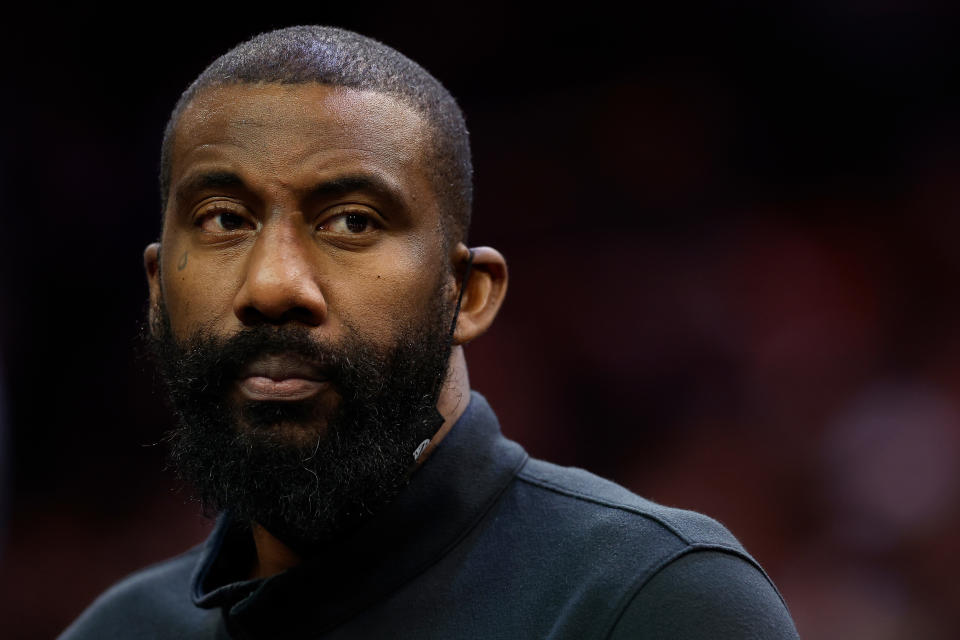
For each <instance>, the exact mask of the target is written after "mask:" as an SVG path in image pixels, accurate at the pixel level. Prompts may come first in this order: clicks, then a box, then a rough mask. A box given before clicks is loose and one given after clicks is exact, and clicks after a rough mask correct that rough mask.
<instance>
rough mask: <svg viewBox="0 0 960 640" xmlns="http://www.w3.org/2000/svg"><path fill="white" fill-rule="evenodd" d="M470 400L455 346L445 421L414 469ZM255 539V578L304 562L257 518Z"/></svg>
mask: <svg viewBox="0 0 960 640" xmlns="http://www.w3.org/2000/svg"><path fill="white" fill-rule="evenodd" d="M469 402H470V378H469V376H468V375H467V361H466V359H465V358H464V355H463V347H461V346H455V347H454V348H453V351H452V352H451V353H450V366H449V368H448V370H447V379H446V380H445V381H444V383H443V386H442V388H441V390H440V396H439V398H437V411H439V412H440V415H441V416H443V424H442V425H441V426H440V429H438V430H437V432H436V433H435V434H434V436H433V438H431V439H430V444H429V445H427V447H426V448H424V450H423V452H421V454H420V457H419V458H417V461H416V463H415V466H414V469H416V468H418V467H419V466H420V465H422V464H423V463H424V462H425V461H426V460H427V458H429V457H430V455H431V454H432V453H433V452H434V450H436V448H437V445H438V444H440V441H441V440H443V439H444V438H445V437H446V435H447V434H448V433H450V429H452V428H453V425H454V424H455V423H456V422H457V420H459V419H460V416H461V415H463V412H464V411H465V410H466V408H467V404H468V403H469ZM252 532H253V542H254V545H255V546H256V549H257V557H256V559H255V560H254V566H253V567H251V569H250V577H251V578H267V577H269V576H272V575H276V574H278V573H282V572H283V571H286V570H287V569H290V568H292V567H295V566H296V565H298V564H300V562H302V560H303V559H302V558H301V557H300V555H299V554H297V553H296V552H295V551H294V550H293V549H291V548H290V547H289V546H287V545H285V544H284V543H283V542H281V541H280V540H279V539H278V538H277V537H276V536H274V535H273V534H272V533H270V532H269V531H267V530H266V529H265V528H264V527H262V526H261V525H260V524H258V523H256V522H254V523H253V527H252Z"/></svg>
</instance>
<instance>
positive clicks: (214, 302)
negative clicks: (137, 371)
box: [148, 84, 455, 538]
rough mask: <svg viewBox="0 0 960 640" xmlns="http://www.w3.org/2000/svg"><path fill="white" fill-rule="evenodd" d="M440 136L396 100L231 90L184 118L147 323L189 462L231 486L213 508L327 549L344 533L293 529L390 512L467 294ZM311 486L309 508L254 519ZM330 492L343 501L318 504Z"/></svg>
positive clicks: (308, 88) (180, 448)
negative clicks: (445, 225)
mask: <svg viewBox="0 0 960 640" xmlns="http://www.w3.org/2000/svg"><path fill="white" fill-rule="evenodd" d="M427 139H428V136H427V130H426V126H425V124H424V122H423V121H422V120H421V118H420V117H419V116H418V115H417V114H416V113H415V112H414V111H413V110H411V109H409V108H407V107H406V106H404V105H403V104H401V103H400V102H398V101H396V100H395V99H393V98H391V97H389V96H385V95H383V94H377V93H371V92H359V91H354V90H350V89H343V88H333V87H328V86H322V85H274V84H265V85H234V86H229V87H223V88H218V89H213V90H208V91H205V92H203V93H201V94H200V95H199V96H198V97H197V98H196V99H195V100H194V101H193V102H192V103H191V105H190V106H189V107H188V108H187V109H186V110H185V111H184V113H183V115H182V117H181V119H180V121H179V123H178V125H177V130H176V136H175V139H174V144H173V148H172V155H171V158H172V165H171V187H170V193H169V194H168V198H169V200H168V207H167V211H166V216H165V224H164V229H163V236H162V242H161V249H160V256H159V263H158V264H154V265H151V262H150V260H149V259H148V276H149V279H150V288H151V301H152V306H151V318H152V322H151V324H152V327H153V332H154V338H155V339H156V342H157V346H158V352H159V353H160V356H161V365H162V368H163V369H164V373H165V377H166V378H167V379H168V384H169V385H170V387H171V391H172V393H173V398H174V405H175V409H176V410H177V413H178V416H179V417H180V419H181V423H182V424H181V428H180V430H179V431H178V432H176V433H175V437H174V441H175V447H174V449H175V452H174V454H175V458H176V457H177V456H180V457H181V458H183V457H184V456H186V459H181V460H179V461H178V464H180V466H181V472H183V473H184V475H186V476H187V477H188V479H191V480H194V481H197V480H199V479H202V478H204V477H208V478H209V477H210V476H216V475H218V474H219V475H220V476H221V477H220V478H219V479H215V480H214V484H215V486H210V487H200V488H199V492H200V494H201V496H202V497H204V498H205V499H207V500H208V501H209V502H211V503H213V505H214V506H216V507H218V508H224V507H229V508H235V509H239V510H240V511H241V512H242V513H243V515H244V516H247V517H250V518H255V519H256V518H260V519H261V520H264V519H265V520H267V521H268V522H261V523H262V524H267V525H268V528H269V527H270V526H271V525H273V526H275V527H277V528H279V529H285V528H288V529H290V531H289V532H288V533H289V535H290V536H291V537H294V538H311V537H314V538H315V537H318V536H321V535H322V534H323V533H324V532H327V531H328V530H330V529H331V528H332V529H336V528H337V527H336V525H330V524H329V523H327V524H322V525H318V526H317V527H313V528H311V526H312V525H311V522H299V523H290V522H285V520H286V521H288V520H290V519H297V518H300V517H301V514H300V512H303V511H304V510H306V511H308V512H309V513H308V514H307V515H308V518H307V520H311V519H312V520H316V519H317V518H324V517H336V514H333V515H331V514H330V512H331V511H337V510H340V511H344V510H345V511H353V512H356V511H358V510H360V511H362V510H364V509H367V510H369V509H370V508H372V505H374V504H375V503H376V502H378V501H382V500H384V499H388V498H389V496H388V495H385V492H386V493H389V492H392V491H395V490H396V487H397V485H398V483H399V481H400V479H401V478H399V477H398V476H402V475H403V473H404V471H405V469H406V468H407V467H409V465H410V463H411V462H412V452H413V448H415V446H416V444H417V443H418V442H419V441H420V440H421V439H423V438H424V437H427V438H429V437H430V436H431V435H432V430H435V429H436V428H437V426H438V423H437V422H436V416H437V414H436V411H435V409H434V407H435V403H436V392H437V383H438V382H439V381H441V380H442V378H443V375H444V372H445V371H446V363H447V362H446V361H447V359H448V358H449V348H450V347H449V340H448V337H447V335H446V328H447V327H448V326H449V322H450V318H451V313H452V312H451V307H452V303H453V297H454V295H455V292H454V286H453V283H454V281H453V276H452V274H451V273H450V270H449V268H448V266H447V264H448V260H447V256H446V255H445V252H444V243H443V237H442V233H441V225H440V218H439V216H440V212H439V208H438V205H437V198H436V196H435V194H434V192H433V189H432V185H431V183H430V181H429V179H428V177H427V176H428V173H427V171H426V170H425V168H424V166H423V162H424V158H425V156H426V154H425V149H424V145H425V144H426V140H427ZM213 447H216V448H219V449H220V450H218V451H210V450H209V449H210V448H213ZM205 449H206V450H205ZM385 452H386V455H387V458H389V459H386V458H385V457H384V455H385ZM371 456H372V457H371ZM237 458H242V460H239V461H238V460H237ZM308 458H309V460H311V461H314V464H308V460H307V459H308ZM338 465H339V466H338ZM183 467H186V469H184V468H183ZM281 467H282V468H281ZM344 474H346V475H344ZM382 474H386V475H387V476H389V477H386V478H384V477H381V476H382ZM251 476H253V477H251ZM346 476H349V477H346ZM360 476H363V477H362V478H361V477H360ZM270 477H276V478H278V480H277V483H278V484H277V485H276V486H273V487H271V488H270V489H268V490H266V491H264V494H265V495H263V496H260V497H259V498H258V497H257V496H253V497H251V498H249V500H253V502H252V503H249V504H247V503H244V500H248V498H247V497H246V496H245V494H248V493H251V492H254V493H256V491H257V490H256V489H255V488H256V487H261V486H264V485H265V484H267V485H269V481H268V480H267V478H270ZM325 479H326V480H329V482H324V480H325ZM308 480H309V481H310V482H308ZM313 481H316V482H317V483H318V484H317V485H316V487H313V485H312V482H313ZM238 484H239V485H242V486H237V485H238ZM225 485H231V486H230V487H227V486H225ZM290 485H295V486H290ZM368 485H377V487H376V488H373V489H371V488H370V486H368ZM387 485H389V487H387ZM304 486H307V487H310V488H311V489H310V490H309V491H305V493H304V495H303V501H305V502H306V504H300V505H288V507H289V508H287V509H286V510H285V511H283V512H282V513H281V512H275V511H274V512H269V513H258V510H259V511H263V510H264V509H265V508H266V507H265V505H269V503H270V502H271V501H273V502H275V501H276V500H277V495H274V494H279V495H280V496H287V495H289V492H290V491H293V490H295V489H302V488H303V487H304ZM334 490H338V491H342V492H343V491H345V492H347V493H348V494H350V495H349V496H347V497H343V496H341V497H342V498H343V500H345V501H346V502H344V503H343V504H340V503H338V504H333V505H321V506H319V507H317V505H316V504H315V503H316V502H317V500H318V496H319V495H323V494H326V493H331V492H332V491H334ZM365 492H366V493H365ZM373 494H376V495H373ZM238 502H240V503H243V504H240V505H238V504H236V503H238ZM321 512H323V513H321ZM324 513H326V514H327V515H323V514H324ZM341 515H342V514H341ZM348 515H349V514H348ZM354 515H355V514H354ZM271 520H272V522H271ZM275 533H278V532H277V531H275Z"/></svg>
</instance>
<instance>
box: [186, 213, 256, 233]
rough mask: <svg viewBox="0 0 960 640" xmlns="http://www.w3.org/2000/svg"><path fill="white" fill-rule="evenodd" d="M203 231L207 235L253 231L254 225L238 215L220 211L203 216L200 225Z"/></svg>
mask: <svg viewBox="0 0 960 640" xmlns="http://www.w3.org/2000/svg"><path fill="white" fill-rule="evenodd" d="M197 226H199V227H200V229H201V230H203V231H206V232H207V233H225V232H228V231H240V230H241V229H253V225H252V223H251V222H250V221H249V220H247V219H246V218H244V217H243V216H241V215H239V214H237V213H231V212H229V211H220V212H218V213H210V214H208V215H205V216H203V217H202V218H201V219H200V220H199V222H198V225H197Z"/></svg>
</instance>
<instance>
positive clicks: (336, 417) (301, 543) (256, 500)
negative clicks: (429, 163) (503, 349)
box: [147, 288, 453, 554]
mask: <svg viewBox="0 0 960 640" xmlns="http://www.w3.org/2000/svg"><path fill="white" fill-rule="evenodd" d="M442 294H443V289H442V288H438V291H437V292H436V294H435V295H434V297H433V299H434V302H433V304H432V305H430V306H431V308H430V309H429V310H428V312H427V313H425V314H424V316H423V318H422V319H421V320H420V322H419V323H417V324H416V325H410V326H406V327H403V328H402V330H401V331H400V333H399V335H398V337H397V339H396V341H395V342H394V344H393V345H392V346H391V347H390V348H389V349H388V350H386V351H385V352H384V351H383V350H382V349H381V350H378V349H377V348H375V347H374V346H373V345H372V344H371V343H369V342H366V341H364V340H362V339H361V337H360V334H359V332H357V331H356V330H351V331H350V332H349V335H348V337H347V338H345V339H344V340H343V341H342V342H341V343H339V344H337V345H320V344H317V343H316V342H315V341H314V339H313V338H312V337H311V335H310V331H309V330H308V329H307V328H306V327H303V326H301V325H296V326H294V325H283V326H271V325H259V326H255V327H251V328H246V329H243V330H242V331H240V332H239V333H237V334H235V335H233V336H231V337H229V338H227V339H224V338H219V337H215V336H212V335H210V334H209V333H207V332H203V331H201V332H198V333H196V334H195V335H193V336H191V337H190V338H189V339H188V340H186V341H184V342H179V341H177V340H176V339H174V337H173V334H172V331H171V328H170V320H169V316H168V314H167V311H166V309H165V307H164V305H163V302H162V301H161V303H160V308H159V314H158V317H157V322H156V323H155V324H154V326H153V329H152V330H151V331H150V332H148V337H147V339H148V342H149V344H150V347H151V350H152V351H153V353H154V355H155V357H156V360H157V362H158V365H159V370H160V374H161V377H162V379H163V382H164V383H165V385H166V387H167V389H168V391H169V394H170V401H171V405H172V408H173V411H174V414H175V417H176V419H177V422H178V426H177V427H176V428H175V429H174V430H173V431H171V432H170V433H169V434H168V438H167V439H168V440H169V443H170V456H169V459H170V465H171V467H172V468H173V469H174V470H175V472H176V473H177V475H178V477H179V478H180V479H182V480H183V481H184V482H186V483H187V484H189V485H191V486H192V487H193V488H194V490H195V496H196V497H197V498H198V499H199V500H200V501H201V503H202V504H203V505H204V509H205V510H206V511H208V512H209V511H211V510H213V511H222V510H227V511H230V512H231V513H232V514H233V516H234V518H235V519H236V520H237V521H246V522H257V523H259V524H261V525H262V526H264V527H265V528H266V529H267V530H268V531H270V533H272V534H273V535H275V536H276V537H278V538H279V539H280V540H282V541H283V542H284V543H286V544H287V545H288V546H290V547H292V548H293V549H295V550H296V551H298V552H300V553H301V554H309V551H310V547H311V546H312V545H315V544H317V543H322V542H326V541H329V540H330V539H331V538H333V537H336V536H338V535H342V534H344V533H345V532H348V531H349V530H351V529H353V528H355V527H356V526H357V525H358V524H359V523H360V522H362V521H363V520H364V519H365V518H366V517H368V516H370V515H372V514H374V513H375V512H376V511H377V510H378V509H380V508H381V507H382V506H383V505H384V504H386V503H387V502H389V501H390V500H392V499H393V498H394V497H395V496H396V495H397V493H399V491H400V490H401V489H402V488H403V486H404V485H405V484H406V481H407V478H408V476H409V474H410V472H411V470H412V468H413V465H414V457H413V452H414V450H415V449H416V448H417V446H418V445H419V444H420V443H422V442H423V441H424V440H427V439H429V438H431V437H433V435H434V434H435V433H436V432H437V430H438V429H439V428H440V425H441V424H442V422H443V418H442V417H441V416H440V414H439V413H438V412H437V409H436V406H437V397H438V395H439V391H440V387H441V385H442V384H443V381H444V380H445V378H446V373H447V366H448V362H449V358H450V351H451V340H450V335H449V326H450V321H451V319H452V314H453V311H452V309H451V308H450V307H449V305H447V304H446V303H445V301H446V297H445V296H444V295H442ZM284 353H297V354H298V355H299V356H300V357H306V358H308V359H310V360H311V361H312V362H314V363H316V364H317V365H318V366H320V367H322V369H323V371H324V373H325V375H326V376H328V379H329V380H330V382H331V385H332V389H334V390H336V392H337V393H336V395H338V396H339V401H338V402H333V403H332V404H333V405H335V406H331V403H330V402H329V400H330V397H331V396H333V395H334V394H333V393H332V392H330V391H328V392H326V393H322V394H321V396H323V397H325V398H326V399H327V400H328V402H327V403H326V404H322V403H320V402H319V401H318V400H317V399H316V398H311V399H308V400H306V401H302V402H296V403H279V402H252V401H239V400H237V399H236V398H237V394H236V391H235V390H236V381H237V375H238V372H239V371H240V370H241V368H242V367H243V366H244V364H245V363H247V362H249V361H250V359H251V358H256V357H260V356H264V355H269V354H284Z"/></svg>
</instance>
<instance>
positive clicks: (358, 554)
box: [191, 392, 527, 637]
mask: <svg viewBox="0 0 960 640" xmlns="http://www.w3.org/2000/svg"><path fill="white" fill-rule="evenodd" d="M526 458H527V454H526V453H525V452H524V451H523V449H522V448H521V447H520V446H519V445H517V444H516V443H514V442H511V441H509V440H507V439H506V438H504V437H503V436H502V435H501V434H500V425H499V424H498V422H497V418H496V416H495V415H494V414H493V411H492V410H491V409H490V405H489V404H487V401H486V400H485V399H484V398H483V396H481V395H480V394H478V393H476V392H473V393H472V394H471V399H470V404H469V405H468V406H467V409H466V411H464V413H463V415H462V416H461V417H460V419H459V420H458V421H457V423H456V424H455V425H454V427H453V429H451V431H450V433H448V434H447V436H446V437H445V438H444V439H443V440H442V441H441V443H440V445H439V446H438V447H437V449H436V451H434V452H433V454H432V455H431V456H430V458H429V459H428V460H427V462H426V463H424V465H423V467H421V468H420V469H419V470H417V472H416V473H415V474H414V475H413V476H412V478H411V480H410V484H409V485H408V486H407V487H406V488H404V490H403V491H402V492H401V493H400V495H399V496H397V498H396V499H395V500H394V501H393V502H392V503H390V504H389V505H387V506H386V507H385V508H384V509H383V511H381V512H380V513H379V514H377V515H376V516H375V517H373V518H372V519H371V520H370V521H368V522H367V523H366V524H365V525H364V526H362V527H361V528H360V529H359V530H357V531H356V532H355V533H353V534H352V535H351V536H350V537H349V539H346V540H342V541H340V542H337V543H335V544H334V545H333V546H331V548H330V550H329V553H326V554H323V555H320V556H317V557H312V558H311V559H310V560H309V561H308V562H305V563H304V564H302V565H299V566H297V567H295V568H293V569H291V570H289V571H286V572H284V573H281V574H279V575H276V576H272V577H270V578H267V579H266V580H242V579H240V576H237V575H236V574H235V570H234V572H231V569H232V568H236V567H244V568H245V567H248V566H250V561H251V558H252V556H251V554H252V553H253V543H252V539H251V536H250V533H249V530H248V529H246V528H245V527H242V526H239V525H238V524H235V523H233V522H231V519H230V517H229V516H222V517H221V518H220V519H219V521H218V522H217V526H216V528H215V529H214V531H213V533H212V534H211V535H210V538H209V539H208V540H207V543H206V546H205V548H204V551H203V554H202V555H201V557H200V562H199V563H198V565H197V569H196V571H195V572H194V576H193V580H192V584H191V589H192V596H193V602H194V604H196V605H197V606H198V607H203V608H214V607H221V608H222V609H223V612H224V615H225V617H226V618H227V621H228V624H229V625H230V626H231V627H240V628H242V629H243V630H244V631H245V632H246V633H247V634H249V635H251V636H253V637H259V636H261V635H262V636H265V637H269V636H270V635H271V634H272V635H273V637H276V633H277V630H278V624H280V625H282V627H283V629H284V630H285V631H289V632H295V631H298V630H301V631H305V630H307V629H309V630H310V631H311V632H313V633H320V632H322V631H324V630H325V629H329V628H332V627H334V626H336V625H338V624H340V623H341V622H343V621H345V620H346V619H348V618H350V617H352V616H353V615H355V614H356V613H357V612H359V611H361V610H363V609H364V608H365V607H367V606H369V605H370V604H371V603H372V602H374V601H376V600H379V599H380V598H382V597H384V596H385V595H387V594H389V593H390V592H392V591H394V590H396V589H397V588H399V587H400V586H401V585H402V584H404V583H406V582H408V581H409V580H411V579H413V578H414V577H415V576H417V575H418V574H419V573H421V572H423V571H424V570H426V569H427V568H428V567H429V566H430V565H432V564H433V563H435V562H436V561H437V560H439V559H440V558H441V557H442V556H443V555H444V554H445V553H446V552H447V551H449V550H450V549H452V548H453V547H454V545H456V544H457V542H458V541H459V540H460V539H461V538H463V537H464V536H465V535H466V534H467V533H468V532H469V531H470V530H471V529H472V528H473V527H474V526H475V525H476V523H477V522H478V521H479V520H480V518H481V517H483V515H484V513H486V511H487V510H488V509H489V508H490V507H491V506H492V505H493V504H494V503H495V502H496V500H497V498H498V496H499V495H500V493H501V492H502V491H503V490H504V489H505V488H506V487H507V485H508V484H509V483H510V481H511V480H512V479H513V477H514V475H515V474H516V472H517V470H518V469H519V468H520V466H521V465H522V464H523V463H524V462H525V461H526Z"/></svg>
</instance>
